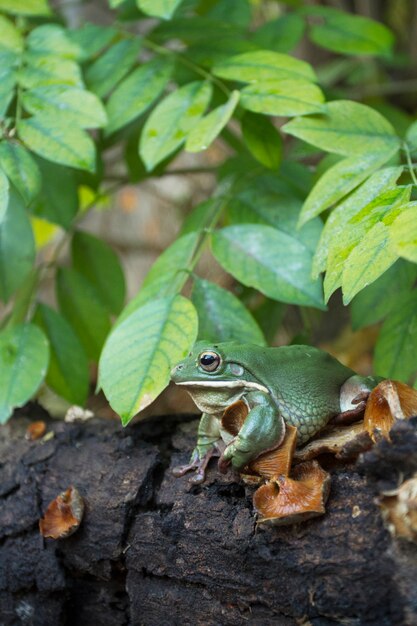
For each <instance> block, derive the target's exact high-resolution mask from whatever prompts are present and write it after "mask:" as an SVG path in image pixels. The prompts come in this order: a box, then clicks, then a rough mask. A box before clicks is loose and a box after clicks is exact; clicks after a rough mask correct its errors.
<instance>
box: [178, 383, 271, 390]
mask: <svg viewBox="0 0 417 626" xmlns="http://www.w3.org/2000/svg"><path fill="white" fill-rule="evenodd" d="M175 384H176V385H184V387H208V388H210V389H234V388H236V387H247V388H250V389H257V390H258V391H263V392H264V393H269V391H268V389H267V388H266V387H264V386H263V385H260V384H259V383H255V382H253V381H250V380H186V381H183V382H180V383H175Z"/></svg>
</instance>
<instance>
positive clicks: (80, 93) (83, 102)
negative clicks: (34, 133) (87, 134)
mask: <svg viewBox="0 0 417 626" xmlns="http://www.w3.org/2000/svg"><path fill="white" fill-rule="evenodd" d="M22 102H23V106H24V107H25V109H26V110H27V111H28V112H29V113H33V114H34V115H37V114H39V115H51V116H53V115H54V114H55V112H56V111H57V110H59V113H60V114H62V115H64V116H65V118H62V119H65V120H66V122H67V124H75V125H77V126H79V127H80V128H99V127H100V126H105V125H106V124H107V115H106V111H105V109H104V106H103V105H102V103H101V101H100V100H99V99H98V98H97V96H96V95H95V94H93V93H91V92H89V91H85V90H84V89H76V88H68V87H66V86H62V85H46V86H44V87H37V88H36V87H35V88H34V89H31V90H30V91H27V92H25V93H24V94H23V97H22Z"/></svg>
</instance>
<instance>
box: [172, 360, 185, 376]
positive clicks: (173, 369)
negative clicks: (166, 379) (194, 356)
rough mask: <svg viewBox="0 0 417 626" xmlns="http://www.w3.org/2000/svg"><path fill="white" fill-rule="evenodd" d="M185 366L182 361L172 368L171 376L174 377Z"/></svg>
mask: <svg viewBox="0 0 417 626" xmlns="http://www.w3.org/2000/svg"><path fill="white" fill-rule="evenodd" d="M183 367H184V366H183V365H182V364H181V363H180V364H179V365H176V366H175V367H173V368H172V370H171V378H173V377H174V376H175V374H178V372H180V371H181V370H182V368H183Z"/></svg>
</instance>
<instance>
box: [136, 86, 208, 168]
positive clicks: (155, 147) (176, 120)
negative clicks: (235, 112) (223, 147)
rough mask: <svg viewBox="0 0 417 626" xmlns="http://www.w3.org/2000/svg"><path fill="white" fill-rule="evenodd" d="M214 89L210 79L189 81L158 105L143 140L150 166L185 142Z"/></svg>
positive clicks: (142, 152) (141, 145) (142, 149)
mask: <svg viewBox="0 0 417 626" xmlns="http://www.w3.org/2000/svg"><path fill="white" fill-rule="evenodd" d="M211 93H212V87H211V84H210V83H205V82H200V81H198V82H193V83H188V84H187V85H184V86H183V87H180V88H179V89H177V90H176V91H174V92H173V93H171V94H170V95H169V96H167V97H166V98H164V100H162V102H160V103H159V104H158V105H157V106H156V107H155V108H154V110H153V111H152V113H151V114H150V116H149V118H148V119H147V121H146V124H145V126H144V128H143V131H142V135H141V138H140V143H139V153H140V155H141V157H142V159H143V161H144V163H145V165H146V168H147V169H148V170H152V169H153V168H154V167H155V165H157V164H158V163H160V162H161V161H162V160H163V159H164V158H165V157H167V156H168V155H169V154H171V153H172V152H174V150H176V149H177V148H178V147H180V146H181V145H182V144H183V143H184V141H185V140H186V139H187V136H188V133H189V132H190V131H191V130H192V129H193V127H194V126H195V125H196V124H197V122H198V121H199V119H200V118H201V117H202V115H203V113H204V111H205V110H206V108H207V106H208V104H209V102H210V99H211Z"/></svg>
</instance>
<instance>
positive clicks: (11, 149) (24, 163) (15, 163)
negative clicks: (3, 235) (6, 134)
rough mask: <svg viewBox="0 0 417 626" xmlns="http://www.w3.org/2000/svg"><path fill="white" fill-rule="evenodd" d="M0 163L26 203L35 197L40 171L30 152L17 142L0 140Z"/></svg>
mask: <svg viewBox="0 0 417 626" xmlns="http://www.w3.org/2000/svg"><path fill="white" fill-rule="evenodd" d="M0 165H1V167H2V168H3V170H4V172H5V173H6V174H7V176H8V177H9V178H10V180H11V181H12V183H13V184H14V186H15V187H16V189H17V190H18V191H19V193H20V194H21V196H22V198H23V200H24V201H25V203H26V204H29V203H30V202H31V201H32V200H33V199H34V198H36V196H37V195H38V193H39V191H40V189H41V173H40V171H39V167H38V165H37V163H36V161H35V160H34V159H33V157H32V156H31V155H30V152H28V151H27V150H25V148H23V146H21V145H19V144H18V143H13V142H9V141H2V142H1V143H0ZM0 216H1V209H0Z"/></svg>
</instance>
